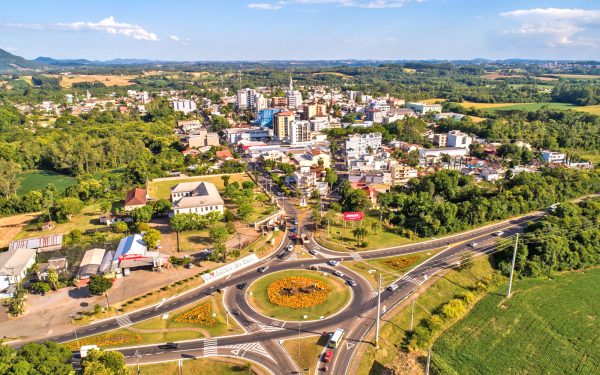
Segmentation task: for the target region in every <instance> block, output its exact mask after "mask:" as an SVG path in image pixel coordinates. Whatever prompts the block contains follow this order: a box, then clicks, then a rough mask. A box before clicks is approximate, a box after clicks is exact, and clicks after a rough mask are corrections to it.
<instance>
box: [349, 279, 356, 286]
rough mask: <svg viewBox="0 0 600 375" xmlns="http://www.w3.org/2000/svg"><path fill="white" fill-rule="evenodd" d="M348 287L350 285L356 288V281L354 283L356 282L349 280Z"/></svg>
mask: <svg viewBox="0 0 600 375" xmlns="http://www.w3.org/2000/svg"><path fill="white" fill-rule="evenodd" d="M348 285H350V286H356V281H354V280H348Z"/></svg>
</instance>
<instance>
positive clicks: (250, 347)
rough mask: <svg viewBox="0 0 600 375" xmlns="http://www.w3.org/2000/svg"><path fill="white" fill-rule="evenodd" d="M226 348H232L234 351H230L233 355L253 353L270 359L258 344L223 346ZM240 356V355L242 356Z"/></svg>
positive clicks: (267, 353)
mask: <svg viewBox="0 0 600 375" xmlns="http://www.w3.org/2000/svg"><path fill="white" fill-rule="evenodd" d="M225 347H226V348H234V349H235V350H232V351H231V352H232V353H235V355H239V352H240V351H243V352H244V353H243V354H245V352H254V353H257V354H260V355H263V356H265V357H268V358H271V359H273V358H272V357H271V355H270V354H269V352H268V351H267V350H266V349H265V348H264V347H263V346H262V345H261V344H260V343H258V342H250V343H247V344H235V345H227V346H225ZM243 354H242V355H243Z"/></svg>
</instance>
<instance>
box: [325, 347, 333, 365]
mask: <svg viewBox="0 0 600 375" xmlns="http://www.w3.org/2000/svg"><path fill="white" fill-rule="evenodd" d="M331 357H333V351H331V350H328V351H326V352H325V354H323V362H325V363H327V362H329V361H331Z"/></svg>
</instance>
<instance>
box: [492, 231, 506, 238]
mask: <svg viewBox="0 0 600 375" xmlns="http://www.w3.org/2000/svg"><path fill="white" fill-rule="evenodd" d="M503 234H504V231H501V230H499V231H497V232H495V233H494V236H496V237H500V236H501V235H503Z"/></svg>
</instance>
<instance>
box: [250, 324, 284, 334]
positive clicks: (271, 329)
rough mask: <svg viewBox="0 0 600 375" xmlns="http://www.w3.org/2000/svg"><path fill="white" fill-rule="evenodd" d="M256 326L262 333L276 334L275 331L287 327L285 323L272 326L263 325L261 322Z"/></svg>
mask: <svg viewBox="0 0 600 375" xmlns="http://www.w3.org/2000/svg"><path fill="white" fill-rule="evenodd" d="M254 324H256V325H257V326H258V328H259V329H260V330H261V331H264V332H275V331H281V330H282V329H283V326H284V325H285V322H283V323H279V322H272V323H271V324H264V323H261V322H254ZM280 324H281V325H280Z"/></svg>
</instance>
